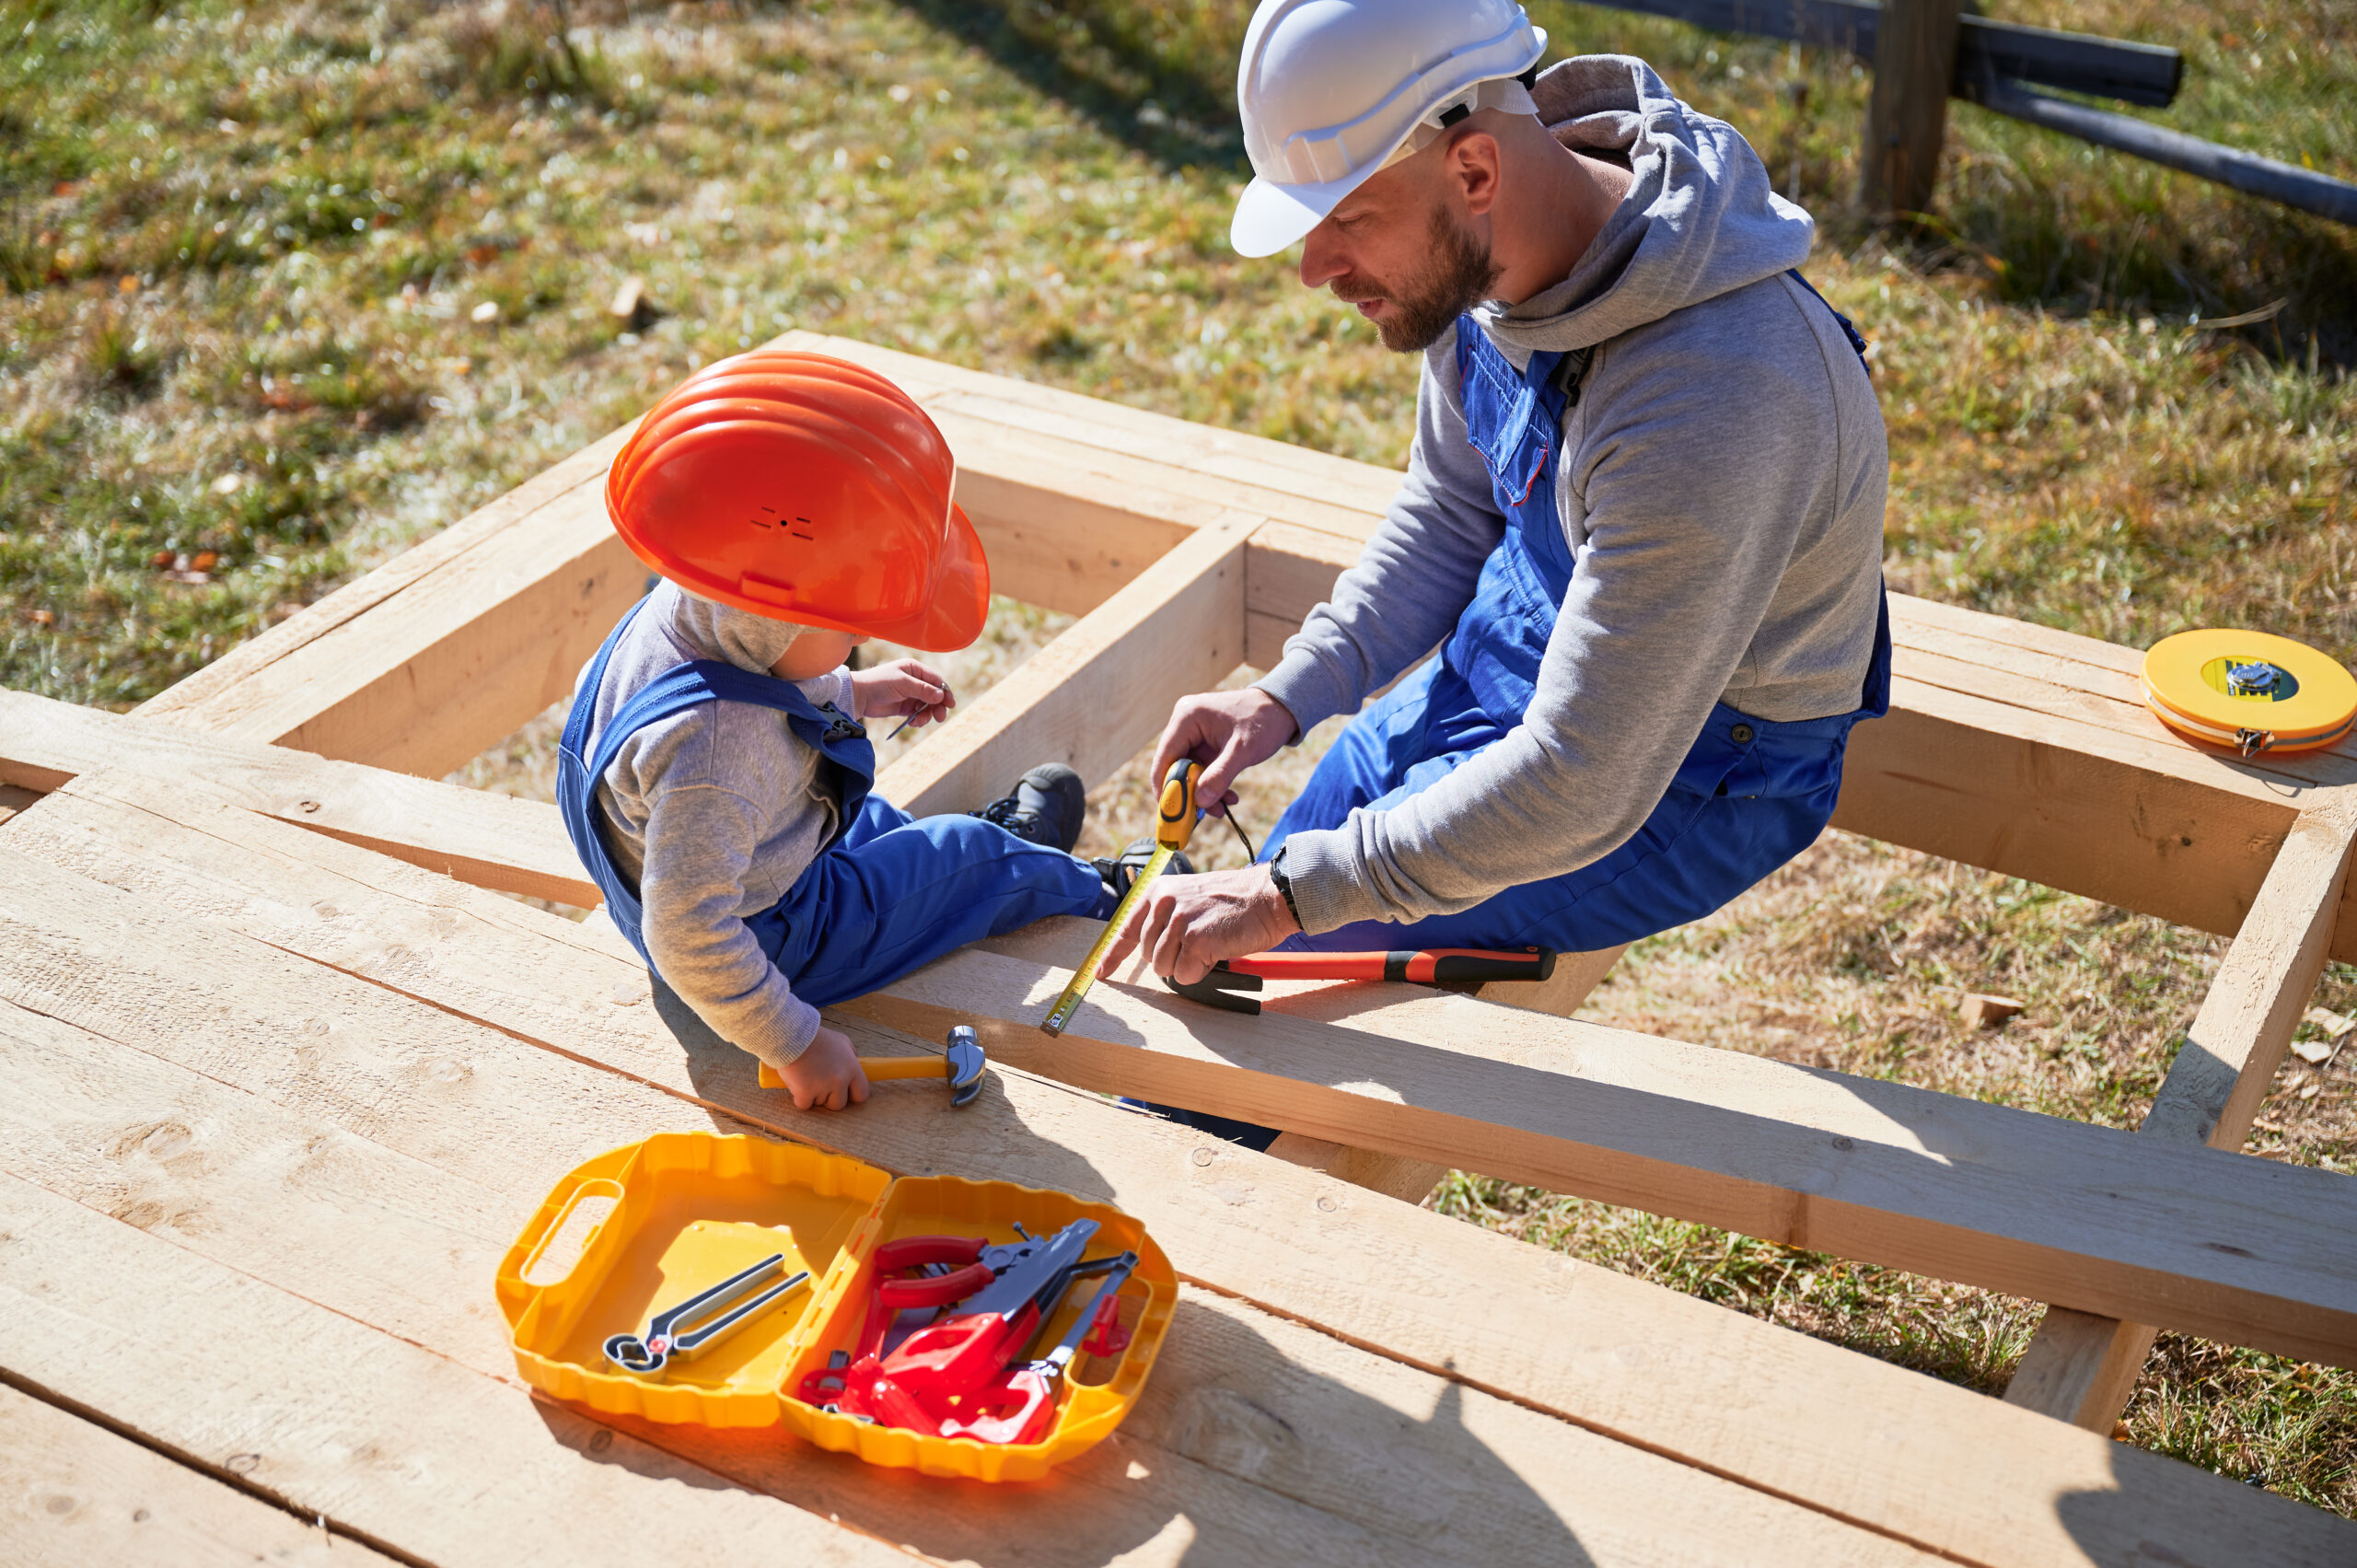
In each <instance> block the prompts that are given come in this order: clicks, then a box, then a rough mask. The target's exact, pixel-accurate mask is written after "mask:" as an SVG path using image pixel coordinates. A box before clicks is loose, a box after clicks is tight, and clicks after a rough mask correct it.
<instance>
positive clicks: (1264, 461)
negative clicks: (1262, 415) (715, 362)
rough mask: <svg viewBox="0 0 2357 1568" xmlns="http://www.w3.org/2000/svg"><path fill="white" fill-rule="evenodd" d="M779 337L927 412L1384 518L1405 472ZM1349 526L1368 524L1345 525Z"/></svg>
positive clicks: (913, 357) (850, 347) (948, 369)
mask: <svg viewBox="0 0 2357 1568" xmlns="http://www.w3.org/2000/svg"><path fill="white" fill-rule="evenodd" d="M778 341H779V342H780V343H784V344H789V345H791V346H794V347H798V348H804V349H807V350H810V351H811V352H814V353H819V354H834V355H836V356H837V357H839V358H843V359H849V360H853V361H855V362H857V363H859V364H862V365H865V366H869V367H870V368H871V369H874V370H876V371H878V372H880V373H881V374H883V375H886V376H888V377H891V378H892V379H893V380H894V381H895V382H897V383H898V384H900V386H901V387H903V388H905V389H908V390H909V391H910V392H911V394H912V395H914V396H915V397H916V398H917V399H918V400H919V401H922V402H923V403H924V404H925V405H926V407H927V409H928V411H935V410H939V411H943V412H949V413H951V414H953V415H965V416H967V417H971V418H976V419H981V420H986V421H989V422H992V423H995V424H1006V425H1012V426H1015V427H1017V428H1023V429H1029V430H1032V431H1035V432H1037V433H1039V434H1042V435H1050V434H1052V435H1054V436H1059V437H1060V438H1062V439H1065V440H1069V441H1071V442H1074V444H1076V445H1079V446H1082V447H1094V448H1097V449H1098V450H1101V451H1107V452H1115V453H1122V454H1135V455H1143V456H1147V457H1151V458H1153V459H1155V460H1156V461H1159V462H1164V463H1167V464H1172V465H1175V466H1177V467H1180V468H1184V469H1188V470H1193V471H1196V472H1200V473H1205V474H1211V475H1213V476H1215V477H1220V478H1225V479H1233V480H1236V481H1237V482H1244V483H1249V484H1253V485H1257V486H1259V487H1260V488H1263V489H1268V490H1273V491H1276V492H1278V493H1279V494H1285V495H1291V496H1294V497H1295V498H1297V499H1301V500H1308V501H1316V502H1319V503H1327V504H1337V505H1341V506H1342V507H1343V508H1345V509H1346V510H1347V511H1349V512H1352V513H1360V514H1364V515H1365V516H1366V517H1369V518H1370V519H1371V518H1373V517H1380V516H1381V515H1382V513H1383V510H1384V508H1385V507H1387V506H1388V505H1390V504H1391V498H1392V495H1393V494H1394V493H1396V492H1397V491H1398V490H1399V472H1398V470H1393V469H1387V468H1384V467H1382V466H1381V465H1379V464H1376V463H1364V462H1360V461H1357V460H1356V459H1350V458H1342V457H1336V456H1334V455H1333V454H1331V453H1327V452H1320V451H1318V450H1316V449H1315V448H1313V447H1300V446H1295V444H1293V443H1292V442H1289V441H1274V440H1271V439H1270V438H1269V437H1267V436H1251V435H1247V434H1246V433H1244V432H1242V431H1237V430H1226V429H1222V428H1221V427H1219V426H1217V425H1212V424H1197V423H1196V422H1194V421H1192V420H1186V419H1179V418H1175V417H1173V416H1172V415H1169V414H1166V413H1155V412H1151V411H1149V410H1146V409H1141V408H1132V407H1131V406H1129V405H1128V404H1126V403H1119V402H1114V401H1109V400H1107V399H1103V398H1092V397H1088V396H1086V395H1085V394H1083V393H1079V392H1070V391H1065V390H1064V389H1062V388H1057V387H1050V386H1045V385H1043V384H1041V383H1039V382H1037V381H1022V380H1017V379H1016V378H1015V377H1007V376H997V375H993V374H991V373H989V372H987V371H981V370H969V369H966V368H964V367H963V366H956V365H951V364H948V363H946V362H945V361H941V360H935V359H926V358H923V356H921V355H918V354H908V353H904V352H902V351H900V350H898V349H890V348H885V347H882V346H880V345H878V344H875V343H862V342H860V341H859V340H858V339H856V338H844V337H834V336H830V335H828V334H826V333H820V332H801V331H795V332H788V333H786V334H785V336H784V337H783V338H781V339H779V340H778ZM938 416H939V415H938V413H936V415H935V417H938ZM1342 531H1344V532H1364V529H1363V528H1354V527H1353V526H1349V525H1346V526H1345V527H1344V528H1343V530H1342Z"/></svg>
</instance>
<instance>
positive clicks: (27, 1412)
mask: <svg viewBox="0 0 2357 1568" xmlns="http://www.w3.org/2000/svg"><path fill="white" fill-rule="evenodd" d="M0 1434H5V1439H6V1440H5V1441H0V1496H6V1498H7V1499H8V1501H7V1503H6V1504H0V1561H6V1562H11V1563H14V1564H16V1565H17V1568H91V1565H93V1564H106V1563H131V1562H157V1563H164V1562H168V1563H171V1564H173V1565H174V1568H251V1564H253V1563H256V1562H273V1563H284V1564H288V1565H289V1568H394V1563H393V1559H391V1558H389V1557H387V1556H384V1555H383V1554H382V1553H380V1552H376V1551H370V1550H369V1549H368V1548H366V1546H363V1545H361V1544H360V1543H359V1542H357V1541H354V1540H350V1539H341V1540H339V1539H335V1538H333V1537H331V1536H330V1535H329V1534H328V1532H327V1531H326V1530H324V1529H321V1528H320V1527H319V1526H318V1524H316V1523H315V1522H313V1521H310V1520H304V1519H297V1518H296V1516H294V1515H293V1514H291V1513H289V1512H287V1511H286V1510H285V1509H284V1508H278V1507H273V1505H272V1504H268V1503H264V1502H262V1501H261V1500H260V1499H258V1498H255V1497H251V1496H249V1495H247V1494H246V1493H243V1492H239V1491H238V1490H236V1489H235V1488H233V1487H230V1486H226V1485H224V1484H223V1483H222V1482H221V1481H215V1480H214V1479H213V1478H212V1477H210V1476H208V1475H205V1474H203V1473H202V1472H200V1471H198V1470H195V1469H190V1468H189V1467H188V1466H186V1465H182V1464H177V1463H175V1462H173V1461H172V1460H170V1459H168V1458H164V1457H163V1456H162V1455H161V1454H157V1453H155V1452H152V1451H151V1450H149V1449H146V1448H143V1447H141V1446H139V1445H138V1444H136V1443H134V1442H132V1441H131V1440H130V1439H129V1438H127V1437H121V1436H118V1435H116V1434H114V1433H112V1432H110V1431H109V1430H107V1428H105V1427H103V1426H100V1425H99V1424H98V1423H95V1422H90V1421H85V1420H83V1419H82V1418H81V1417H79V1416H77V1415H75V1414H72V1413H71V1412H69V1411H63V1410H60V1409H58V1408H57V1407H56V1406H55V1405H51V1404H45V1403H43V1402H42V1401H41V1400H36V1399H34V1398H33V1397H32V1396H31V1395H29V1394H26V1393H22V1392H20V1391H19V1390H17V1389H15V1388H8V1387H6V1386H5V1385H0ZM331 1549H332V1550H331Z"/></svg>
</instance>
